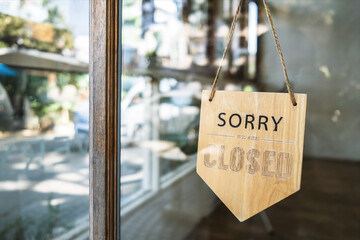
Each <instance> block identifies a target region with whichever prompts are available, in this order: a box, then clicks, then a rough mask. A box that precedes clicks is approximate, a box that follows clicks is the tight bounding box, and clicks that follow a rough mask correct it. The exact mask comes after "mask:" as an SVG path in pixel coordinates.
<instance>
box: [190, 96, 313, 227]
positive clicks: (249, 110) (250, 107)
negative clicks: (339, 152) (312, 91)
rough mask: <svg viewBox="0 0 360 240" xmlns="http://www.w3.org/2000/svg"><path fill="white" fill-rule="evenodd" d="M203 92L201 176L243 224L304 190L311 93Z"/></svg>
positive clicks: (199, 171)
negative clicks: (304, 158)
mask: <svg viewBox="0 0 360 240" xmlns="http://www.w3.org/2000/svg"><path fill="white" fill-rule="evenodd" d="M209 96H210V91H203V93H202V102H201V115H200V132H199V145H198V158H197V167H196V169H197V173H198V174H199V176H200V177H201V178H202V179H203V180H204V181H205V182H206V184H207V185H208V186H209V187H210V188H211V189H212V190H213V191H214V192H215V194H216V195H217V196H218V197H219V198H220V199H221V200H222V201H223V202H224V204H225V205H226V206H227V207H228V208H229V209H230V211H231V212H232V213H233V214H234V215H235V216H236V217H237V218H238V219H239V220H240V221H244V220H246V219H248V218H249V217H251V216H253V215H255V214H256V213H258V212H260V211H262V210H264V209H266V208H267V207H269V206H271V205H273V204H275V203H277V202H279V201H280V200H282V199H284V198H286V197H287V196H289V195H291V194H293V193H295V192H296V191H298V190H299V189H300V181H301V168H302V157H303V145H304V129H305V114H306V97H307V96H306V94H295V98H296V101H297V106H293V105H292V103H291V101H290V99H289V95H288V94H287V93H255V92H228V91H216V94H215V97H214V99H213V100H212V101H211V102H210V101H209Z"/></svg>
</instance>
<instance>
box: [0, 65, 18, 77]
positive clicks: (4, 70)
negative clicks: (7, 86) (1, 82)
mask: <svg viewBox="0 0 360 240" xmlns="http://www.w3.org/2000/svg"><path fill="white" fill-rule="evenodd" d="M0 75H1V76H10V77H16V76H18V73H17V72H16V71H14V70H12V69H11V68H9V67H8V66H6V65H5V64H2V63H0Z"/></svg>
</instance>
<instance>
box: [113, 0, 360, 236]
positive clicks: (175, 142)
mask: <svg viewBox="0 0 360 240" xmlns="http://www.w3.org/2000/svg"><path fill="white" fill-rule="evenodd" d="M345 2H346V3H345ZM345 2H344V1H338V0H327V1H315V0H314V1H312V0H307V1H301V0H269V1H268V4H269V7H270V9H271V12H272V16H273V20H274V24H275V27H276V29H277V33H278V36H279V39H280V43H281V47H282V50H283V53H284V57H285V60H286V64H287V69H288V72H289V76H290V80H291V83H292V86H293V88H294V91H295V92H297V93H307V94H308V107H307V119H306V132H305V149H304V165H303V174H302V188H301V190H300V192H298V193H296V194H294V195H293V196H290V197H289V198H287V199H285V200H283V201H281V202H280V203H278V204H276V205H274V206H272V207H271V208H269V209H268V210H266V212H263V213H261V214H258V215H256V216H254V217H252V218H251V219H249V220H247V221H246V222H244V223H240V222H239V221H238V220H237V219H236V218H235V217H234V216H233V215H232V214H231V213H230V211H229V210H228V209H227V208H226V207H225V206H224V205H223V204H222V203H221V202H220V201H219V200H218V199H217V197H216V196H215V195H214V193H212V192H211V190H210V189H209V188H208V187H207V186H206V184H205V183H204V182H202V180H201V179H200V177H198V176H197V174H196V173H195V161H196V149H197V140H198V128H199V126H198V123H199V113H200V95H201V90H202V89H210V88H211V84H212V82H213V79H214V76H215V74H216V70H217V68H218V66H219V63H220V60H221V56H222V53H223V50H224V48H225V45H226V37H227V34H228V32H229V28H230V25H231V22H232V19H233V17H234V13H235V11H236V8H237V6H238V3H239V1H238V0H168V1H167V0H142V1H140V0H134V1H130V0H124V1H123V4H122V28H121V31H122V48H123V52H122V54H123V55H122V59H123V63H122V78H121V84H122V94H121V98H122V102H121V158H120V161H121V210H120V213H121V225H120V228H121V238H122V239H271V238H274V239H359V238H360V222H359V219H360V205H359V201H360V184H359V180H360V165H359V164H360V162H359V160H360V157H359V156H360V148H359V146H360V136H359V133H360V105H359V104H360V80H359V73H360V72H359V68H358V67H357V65H358V64H360V47H359V44H358V42H359V37H360V32H359V31H358V30H355V29H356V26H357V25H359V24H360V15H359V14H358V13H357V9H359V8H360V2H359V1H351V0H348V1H345ZM218 88H219V89H225V90H231V91H234V90H236V91H264V92H268V91H269V92H286V86H285V82H284V77H283V72H282V68H281V64H280V60H279V57H278V55H277V51H276V47H275V43H274V40H273V37H272V34H271V31H270V26H269V24H268V22H267V19H266V15H265V12H264V6H263V2H262V1H255V0H245V1H244V3H243V7H242V9H241V14H240V18H239V22H238V24H237V26H236V28H235V32H234V36H233V38H232V42H231V46H230V49H229V51H228V54H227V57H226V60H225V63H224V66H223V71H222V74H221V77H220V81H219V85H218Z"/></svg>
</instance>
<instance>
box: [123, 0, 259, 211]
mask: <svg viewBox="0 0 360 240" xmlns="http://www.w3.org/2000/svg"><path fill="white" fill-rule="evenodd" d="M237 5H238V1H225V2H222V1H205V0H187V1H161V0H143V1H131V0H126V1H123V9H122V13H123V16H122V36H123V37H122V43H123V45H122V49H123V62H122V70H123V74H122V78H121V83H122V95H121V157H120V161H121V207H122V214H123V215H125V213H126V212H127V211H128V210H129V209H133V208H134V207H135V206H136V204H134V202H141V201H142V200H144V199H146V196H149V195H156V194H159V192H158V191H159V190H161V189H165V188H166V186H169V185H170V184H171V183H173V182H174V181H176V179H178V177H177V176H181V175H182V174H184V172H186V171H190V170H194V168H195V161H196V152H197V142H198V132H199V117H200V104H201V101H200V99H201V91H202V89H209V88H210V87H211V84H212V80H213V77H214V76H215V72H216V70H217V67H218V65H219V63H220V60H221V57H222V53H223V49H224V47H225V44H226V38H227V34H228V31H229V26H230V23H231V21H232V18H233V16H234V14H235V10H236V7H237ZM249 8H251V13H250V14H242V20H241V26H238V27H237V29H236V31H235V34H234V37H233V41H232V45H231V50H230V51H229V54H228V57H227V58H226V60H225V64H224V66H223V72H224V74H223V77H224V78H226V80H228V81H227V83H226V84H224V82H225V81H223V82H222V83H221V84H222V85H221V87H223V88H225V89H226V90H242V89H244V90H246V91H253V90H256V89H257V86H256V82H255V80H256V74H255V71H256V66H255V65H256V56H255V55H256V50H257V45H256V44H253V43H252V44H250V45H247V42H248V38H250V36H248V34H247V33H248V32H251V34H252V35H251V39H252V40H253V39H256V38H257V34H258V31H257V6H256V4H255V3H254V2H252V3H251V6H250V5H249ZM249 8H248V7H247V6H246V7H244V10H243V11H244V12H247V11H249V10H248V9H249ZM248 17H249V18H250V17H251V20H248ZM248 28H250V30H248ZM239 79H242V80H244V82H245V83H244V82H240V81H239ZM246 80H247V81H246ZM243 83H244V84H243ZM189 169H190V170H189Z"/></svg>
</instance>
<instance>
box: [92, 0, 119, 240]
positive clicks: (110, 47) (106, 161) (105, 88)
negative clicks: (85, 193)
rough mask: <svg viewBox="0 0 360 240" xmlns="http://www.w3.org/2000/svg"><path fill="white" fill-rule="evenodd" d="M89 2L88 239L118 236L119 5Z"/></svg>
mask: <svg viewBox="0 0 360 240" xmlns="http://www.w3.org/2000/svg"><path fill="white" fill-rule="evenodd" d="M121 2H122V1H121V0H91V1H90V69H89V72H90V136H89V137H90V149H89V152H90V160H89V161H90V210H89V214H90V239H96V240H98V239H116V238H117V237H118V231H117V225H118V221H119V220H118V219H119V218H118V200H119V198H118V182H119V181H118V154H119V152H118V144H119V138H118V129H119V128H118V124H119V123H118V121H119V117H118V116H119V89H121V88H120V81H119V73H120V71H121V69H119V60H120V59H121V58H120V57H119V56H120V55H119V54H121V51H119V49H120V48H119V45H120V42H119V40H121V39H120V38H119V36H120V33H119V32H120V30H119V12H120V10H119V7H120V6H119V5H121Z"/></svg>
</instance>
